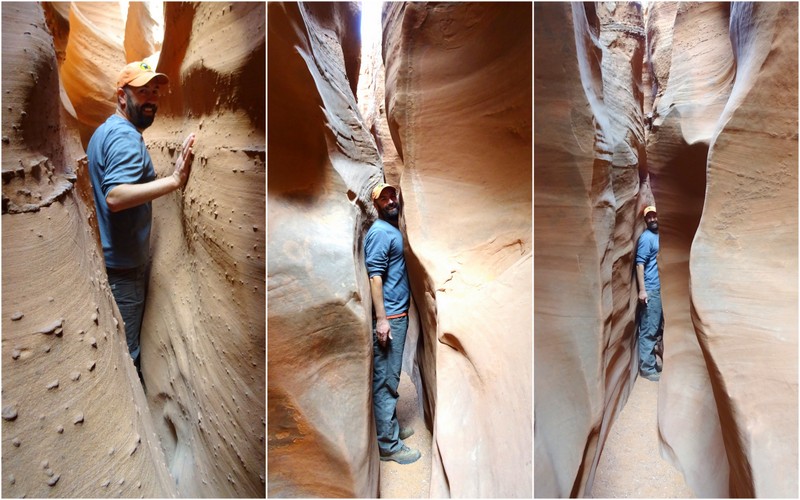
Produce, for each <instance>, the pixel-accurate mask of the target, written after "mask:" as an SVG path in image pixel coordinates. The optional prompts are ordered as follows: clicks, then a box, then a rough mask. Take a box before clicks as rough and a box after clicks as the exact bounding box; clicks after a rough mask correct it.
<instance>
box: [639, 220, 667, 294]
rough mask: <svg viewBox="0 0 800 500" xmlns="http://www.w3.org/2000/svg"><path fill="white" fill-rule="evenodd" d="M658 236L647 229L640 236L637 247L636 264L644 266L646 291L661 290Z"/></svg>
mask: <svg viewBox="0 0 800 500" xmlns="http://www.w3.org/2000/svg"><path fill="white" fill-rule="evenodd" d="M656 257H658V234H656V233H654V232H653V231H650V230H649V229H645V230H644V232H643V233H642V235H641V236H639V244H638V245H637V247H636V264H637V265H638V264H644V289H645V290H659V289H660V288H661V281H660V280H659V279H658V263H657V262H656Z"/></svg>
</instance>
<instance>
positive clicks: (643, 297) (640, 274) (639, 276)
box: [636, 264, 647, 304]
mask: <svg viewBox="0 0 800 500" xmlns="http://www.w3.org/2000/svg"><path fill="white" fill-rule="evenodd" d="M636 281H637V283H638V284H639V302H642V303H644V304H647V290H645V288H644V264H636Z"/></svg>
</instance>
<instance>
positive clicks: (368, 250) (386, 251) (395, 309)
mask: <svg viewBox="0 0 800 500" xmlns="http://www.w3.org/2000/svg"><path fill="white" fill-rule="evenodd" d="M372 201H373V203H374V205H375V208H376V209H377V211H378V216H379V218H378V219H377V220H376V221H375V222H374V223H373V224H372V226H371V227H370V228H369V230H368V231H367V235H366V237H365V238H364V254H365V257H366V266H367V274H368V275H369V282H370V293H371V295H372V306H373V309H374V311H375V323H374V327H375V330H374V332H373V337H372V343H373V345H372V352H373V358H374V366H373V375H372V404H373V409H374V413H375V424H376V428H377V431H378V448H379V449H380V458H381V460H383V461H387V460H394V461H395V462H398V463H401V464H410V463H413V462H416V461H417V460H418V459H419V457H420V456H421V454H420V452H419V450H414V449H412V448H409V447H408V446H406V444H405V443H404V442H403V440H404V439H406V438H408V437H409V436H411V435H412V434H413V433H414V430H413V429H410V428H403V429H401V428H400V424H399V422H398V421H397V411H396V408H397V399H398V398H399V397H400V396H399V394H397V387H398V385H399V384H400V368H401V366H402V363H403V346H404V344H405V340H406V331H407V330H408V308H409V304H410V302H411V291H410V287H409V285H408V274H407V273H406V261H405V257H404V256H403V235H402V233H401V232H400V230H399V229H398V228H397V223H398V218H399V216H400V205H399V204H398V201H397V190H396V189H395V188H394V187H393V186H390V185H389V184H384V183H380V184H378V185H377V186H375V189H373V190H372Z"/></svg>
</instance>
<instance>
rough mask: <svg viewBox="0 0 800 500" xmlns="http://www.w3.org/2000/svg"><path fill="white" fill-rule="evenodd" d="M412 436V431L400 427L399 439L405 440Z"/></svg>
mask: <svg viewBox="0 0 800 500" xmlns="http://www.w3.org/2000/svg"><path fill="white" fill-rule="evenodd" d="M413 435H414V429H413V428H411V427H400V435H399V436H398V437H399V438H400V439H402V440H405V439H408V438H410V437H411V436H413Z"/></svg>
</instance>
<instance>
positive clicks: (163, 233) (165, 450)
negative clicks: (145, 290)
mask: <svg viewBox="0 0 800 500" xmlns="http://www.w3.org/2000/svg"><path fill="white" fill-rule="evenodd" d="M143 8H144V7H143V6H142V5H137V6H136V7H134V8H133V9H132V17H131V16H128V18H127V26H128V31H127V33H128V36H135V37H139V36H142V37H143V38H144V39H145V40H151V39H152V35H150V34H149V31H150V29H151V28H152V26H150V21H149V20H151V16H150V15H149V13H148V12H146V10H142V9H143ZM12 13H14V15H13V16H12ZM118 13H119V8H118V6H117V5H116V4H72V5H71V7H70V8H69V9H68V12H65V11H64V9H63V8H62V7H61V6H57V7H54V6H48V7H47V22H48V23H49V25H50V26H52V27H51V28H50V30H49V31H50V32H53V33H55V34H56V36H55V37H51V36H50V35H49V32H48V28H47V27H45V25H44V15H43V11H42V7H40V6H36V5H34V4H16V5H15V6H14V7H8V6H4V7H3V19H4V26H3V27H4V30H3V37H4V39H3V65H4V71H5V72H6V73H7V74H9V75H19V77H18V78H17V79H16V80H14V79H8V80H7V82H5V83H7V85H4V87H5V89H6V92H5V93H4V95H3V103H4V119H3V127H4V137H8V140H4V144H3V179H4V185H3V208H4V210H3V218H4V220H3V236H4V239H3V271H4V274H3V311H4V318H3V357H4V362H3V405H4V407H6V406H7V407H8V408H9V410H8V416H9V419H10V420H8V421H6V422H4V425H3V441H4V453H3V473H4V475H5V474H6V473H8V474H9V475H10V476H11V475H13V476H14V477H13V478H11V477H10V476H9V477H8V478H6V477H4V481H3V488H4V489H3V493H4V494H9V495H13V496H17V495H22V494H27V495H29V496H48V495H51V494H55V495H58V496H83V497H103V496H112V495H120V496H135V495H144V496H153V497H163V496H178V495H180V496H191V497H203V496H213V497H229V496H247V497H258V496H263V495H264V494H265V491H266V486H265V483H266V473H265V439H264V436H265V411H264V401H265V394H264V389H263V388H264V378H265V367H264V356H265V335H264V330H265V321H264V301H265V297H266V294H265V283H264V273H265V253H264V252H265V250H266V248H265V237H266V231H265V228H264V226H263V221H264V217H265V214H264V196H265V194H264V180H265V177H264V176H265V166H264V162H265V139H264V134H265V119H264V107H265V101H264V74H265V69H266V68H265V65H264V59H265V56H266V52H265V42H266V39H265V36H264V31H265V30H264V21H265V9H264V6H263V5H262V4H257V3H248V4H229V3H214V4H210V3H208V4H198V5H188V4H169V5H168V6H167V9H166V16H165V17H166V29H165V42H164V51H163V55H162V57H161V62H160V63H159V65H158V70H159V71H162V72H164V73H166V74H168V75H169V77H170V81H171V83H172V85H171V87H170V90H169V92H168V93H165V95H164V96H162V99H161V102H160V105H159V114H158V118H157V119H156V122H155V124H154V125H153V126H152V127H151V128H150V129H148V130H147V131H146V132H145V134H144V137H145V141H146V142H147V144H148V148H149V150H150V152H151V155H152V157H153V162H154V165H155V167H156V171H157V173H158V174H159V175H160V176H163V175H169V174H170V173H171V172H172V169H173V168H174V167H173V165H174V155H175V153H176V150H177V148H178V146H179V145H180V144H181V142H182V141H183V138H184V137H185V136H186V135H187V134H188V133H189V132H196V133H197V142H196V145H195V162H194V171H193V174H192V177H191V179H190V180H189V183H188V184H187V186H186V187H185V188H184V189H183V190H182V191H180V192H176V193H173V194H171V195H169V196H166V197H164V198H162V199H159V200H156V201H155V202H154V203H153V205H154V214H155V218H154V225H153V233H152V241H151V243H152V245H151V255H152V268H151V277H150V283H149V295H148V302H147V304H146V310H145V317H144V321H143V328H142V339H141V344H142V353H143V354H142V360H143V371H144V377H145V380H146V383H147V389H148V399H147V400H146V399H145V396H144V394H143V393H142V391H141V389H140V387H141V386H140V384H139V383H138V377H137V376H136V372H135V370H134V368H133V365H132V363H131V361H130V357H129V355H128V352H127V346H126V344H125V338H124V335H125V334H124V330H123V328H122V324H121V323H122V320H121V318H120V317H119V315H118V313H117V309H116V306H115V305H114V302H113V298H112V296H111V295H110V292H109V290H108V285H107V280H106V276H105V270H104V265H103V261H102V252H101V250H100V247H99V237H98V236H97V234H96V227H95V223H94V210H93V200H92V194H91V189H90V187H89V180H88V173H87V172H86V171H85V160H81V161H82V163H81V165H83V167H81V168H79V169H78V170H77V175H75V174H73V173H72V172H74V171H75V168H74V165H76V163H77V162H78V160H79V159H81V157H83V156H85V153H84V152H83V150H82V147H81V142H83V144H85V143H86V142H87V141H88V138H89V137H90V136H91V133H92V132H93V127H94V126H96V125H97V124H98V123H99V121H102V120H104V119H105V118H106V117H107V116H108V114H110V113H112V112H113V110H114V100H113V93H114V87H115V84H116V77H117V73H118V71H119V69H120V68H121V66H122V65H123V64H124V63H125V62H126V61H127V60H128V59H127V58H126V55H125V53H124V49H123V47H124V46H128V47H129V50H132V51H133V50H134V49H132V48H131V47H138V48H137V49H136V51H139V52H137V53H136V57H141V56H143V55H144V53H145V52H147V51H148V49H147V47H146V46H143V45H141V43H142V40H135V41H133V42H134V43H131V44H125V43H123V42H124V40H125V36H124V35H123V33H125V26H126V24H125V21H124V20H122V19H121V18H118V17H117V16H118ZM15 16H19V18H17V17H15ZM29 25H31V26H34V27H37V29H38V31H35V36H33V35H32V33H34V31H31V28H29V27H28V26H29ZM23 28H24V31H23ZM212 35H213V37H212ZM62 48H64V49H62ZM61 50H64V52H63V53H62V52H61ZM142 51H144V52H142ZM32 54H33V55H35V56H36V57H35V58H34V64H33V65H31V63H30V57H31V55H32ZM57 62H59V63H61V66H60V68H59V66H58V65H57ZM23 67H24V68H33V69H32V70H30V71H28V70H26V71H22V70H21V68H23ZM59 76H60V78H59ZM60 86H61V87H62V88H63V89H64V92H63V93H60V92H59V87H60ZM59 96H60V97H59ZM59 98H60V100H61V102H60V103H59ZM59 104H61V106H60V105H59ZM104 109H105V110H106V111H102V110H104ZM6 110H8V113H11V115H7V114H6V113H7V111H6ZM15 113H18V114H19V115H18V116H21V117H22V119H21V120H20V119H19V118H18V117H17V116H12V115H14V114H15ZM98 120H99V121H98ZM7 172H8V173H7ZM73 183H74V187H73ZM76 189H77V192H78V193H79V194H80V196H75V195H74V193H75V192H76ZM19 212H22V213H19ZM6 217H8V218H9V219H8V220H6ZM61 254H63V255H61ZM76 263H77V264H78V265H75V264H76ZM9 311H14V312H17V311H18V312H19V313H21V315H22V316H21V318H19V319H18V317H19V316H20V314H14V313H12V312H9ZM54 322H55V323H54ZM39 331H44V333H37V332H39ZM53 356H55V358H53ZM6 358H8V360H7V361H6ZM28 365H30V366H28ZM12 409H13V410H15V411H16V413H17V417H16V418H15V419H12V418H13V417H12V415H11V413H13V412H12V411H11V410H12ZM48 422H50V423H48ZM33 436H36V440H35V442H34V441H33V440H32V438H33ZM6 442H8V445H7V446H6ZM26 443H27V444H28V446H27V447H26V446H25V444H26ZM16 444H19V446H16ZM12 450H13V451H12ZM14 452H16V453H14ZM45 462H47V463H45ZM42 470H43V471H44V473H45V474H42V472H41V471H42ZM9 485H10V486H9ZM6 488H12V490H8V491H7V490H6ZM14 488H16V489H14Z"/></svg>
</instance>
